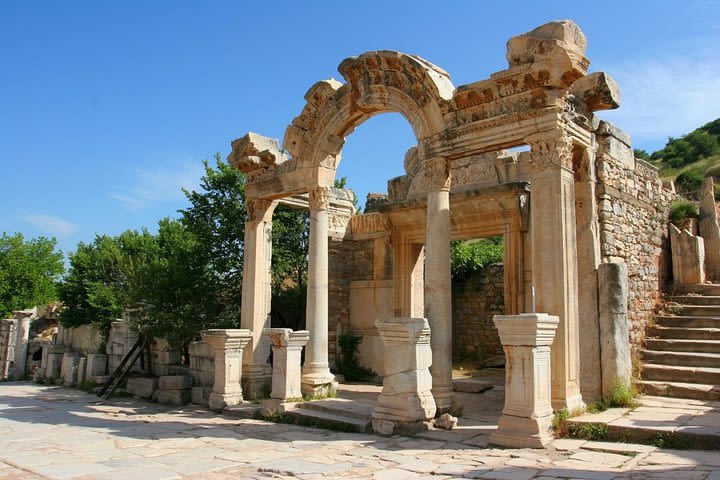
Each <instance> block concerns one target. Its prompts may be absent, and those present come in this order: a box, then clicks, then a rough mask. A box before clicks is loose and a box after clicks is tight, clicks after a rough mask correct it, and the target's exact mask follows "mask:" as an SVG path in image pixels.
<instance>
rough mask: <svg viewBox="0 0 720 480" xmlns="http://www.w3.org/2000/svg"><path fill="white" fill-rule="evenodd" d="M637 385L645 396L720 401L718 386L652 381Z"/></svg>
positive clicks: (639, 382) (641, 382)
mask: <svg viewBox="0 0 720 480" xmlns="http://www.w3.org/2000/svg"><path fill="white" fill-rule="evenodd" d="M637 385H638V387H640V388H641V389H642V391H643V392H644V393H645V395H656V396H659V397H676V398H692V399H695V400H720V386H718V385H708V384H703V383H683V382H661V381H653V380H640V381H638V382H637Z"/></svg>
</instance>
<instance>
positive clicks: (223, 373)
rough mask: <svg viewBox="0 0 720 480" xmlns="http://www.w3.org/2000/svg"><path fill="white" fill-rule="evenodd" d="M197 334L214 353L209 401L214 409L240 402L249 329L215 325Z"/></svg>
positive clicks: (249, 337) (220, 409) (249, 335)
mask: <svg viewBox="0 0 720 480" xmlns="http://www.w3.org/2000/svg"><path fill="white" fill-rule="evenodd" d="M200 334H201V335H202V338H203V341H204V342H205V343H207V344H208V345H209V346H210V348H212V349H213V352H214V353H215V384H214V385H213V390H212V393H211V394H210V399H209V401H208V405H209V406H210V408H211V409H213V410H217V411H222V409H223V408H225V407H228V406H233V405H237V404H239V403H241V402H242V401H243V395H242V387H241V386H240V379H241V376H242V358H243V349H244V348H245V346H246V345H247V344H248V343H249V342H250V341H251V340H252V338H253V334H252V332H251V331H250V330H247V329H221V328H216V329H211V330H203V331H202V332H200Z"/></svg>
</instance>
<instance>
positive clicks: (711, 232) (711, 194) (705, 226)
mask: <svg viewBox="0 0 720 480" xmlns="http://www.w3.org/2000/svg"><path fill="white" fill-rule="evenodd" d="M698 227H699V230H700V236H701V237H702V238H703V240H704V242H705V273H706V274H707V277H708V279H709V280H710V281H713V282H718V281H720V223H718V214H717V207H716V206H715V187H714V184H713V178H712V177H707V178H706V179H705V181H704V182H703V185H702V188H701V189H700V219H699V221H698Z"/></svg>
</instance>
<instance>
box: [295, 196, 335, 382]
mask: <svg viewBox="0 0 720 480" xmlns="http://www.w3.org/2000/svg"><path fill="white" fill-rule="evenodd" d="M308 200H309V203H310V246H309V252H308V280H307V309H306V323H305V325H306V328H307V330H309V331H310V340H309V341H308V343H307V346H306V347H305V364H304V365H303V369H302V392H303V394H307V395H319V394H324V393H327V391H328V389H329V388H331V387H334V386H335V384H334V383H333V382H334V380H335V376H334V375H333V374H332V373H330V368H329V365H328V208H329V206H330V190H329V189H328V188H327V187H317V188H314V189H312V190H310V191H309V192H308Z"/></svg>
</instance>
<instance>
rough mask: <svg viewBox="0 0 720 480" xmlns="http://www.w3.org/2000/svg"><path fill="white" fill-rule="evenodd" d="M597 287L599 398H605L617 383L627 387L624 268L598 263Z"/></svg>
mask: <svg viewBox="0 0 720 480" xmlns="http://www.w3.org/2000/svg"><path fill="white" fill-rule="evenodd" d="M598 285H599V292H600V294H599V296H600V302H599V307H600V308H599V310H600V353H601V362H600V365H601V368H602V395H603V396H604V397H605V398H609V397H610V396H612V393H613V390H614V389H615V385H616V384H617V383H618V382H620V383H621V384H622V385H625V386H627V385H629V384H630V380H631V377H632V363H631V360H630V335H629V331H628V318H627V304H628V273H627V265H626V264H624V263H603V264H601V265H600V266H599V267H598ZM595 368H596V369H597V365H596V366H595Z"/></svg>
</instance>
